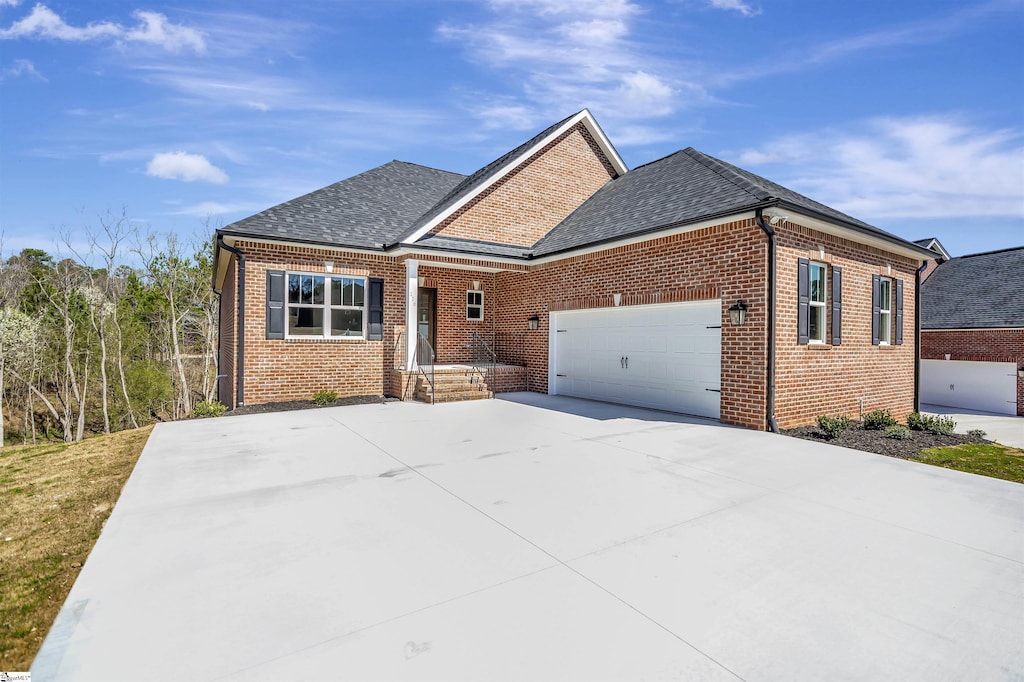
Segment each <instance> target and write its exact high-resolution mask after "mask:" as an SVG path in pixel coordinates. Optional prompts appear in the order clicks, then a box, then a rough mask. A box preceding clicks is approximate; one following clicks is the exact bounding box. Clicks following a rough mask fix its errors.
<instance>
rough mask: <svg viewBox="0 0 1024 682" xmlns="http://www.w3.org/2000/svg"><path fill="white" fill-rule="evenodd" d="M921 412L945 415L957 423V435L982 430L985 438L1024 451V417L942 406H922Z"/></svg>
mask: <svg viewBox="0 0 1024 682" xmlns="http://www.w3.org/2000/svg"><path fill="white" fill-rule="evenodd" d="M921 412H923V413H926V414H944V415H947V416H949V417H952V418H953V421H955V422H956V432H957V433H967V432H968V431H970V430H971V429H981V430H982V431H984V432H985V434H986V435H985V437H986V438H988V439H990V440H994V441H996V442H998V443H1002V444H1003V445H1009V446H1010V447H1014V448H1021V449H1024V417H1011V416H1008V415H1005V414H993V413H992V412H979V411H977V410H967V409H964V408H962V407H943V406H941V405H921Z"/></svg>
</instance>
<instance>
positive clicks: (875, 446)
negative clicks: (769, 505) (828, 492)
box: [782, 422, 982, 459]
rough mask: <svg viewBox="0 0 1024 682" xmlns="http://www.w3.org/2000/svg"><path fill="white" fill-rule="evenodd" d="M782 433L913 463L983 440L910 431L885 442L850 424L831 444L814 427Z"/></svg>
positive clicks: (876, 433)
mask: <svg viewBox="0 0 1024 682" xmlns="http://www.w3.org/2000/svg"><path fill="white" fill-rule="evenodd" d="M782 433H784V434H786V435H787V436H794V437H796V438H803V439H805V440H816V441H821V442H824V443H828V444H829V445H839V446H841V447H844V448H853V449H854V450H864V451H866V452H874V453H877V454H879V455H887V456H889V457H898V458H900V459H912V458H913V457H914V456H916V455H917V453H918V452H920V451H921V450H923V449H925V448H942V447H947V446H950V445H963V444H964V443H978V442H980V441H981V440H982V439H979V438H975V437H974V436H968V435H963V434H959V433H955V434H953V435H952V436H940V435H937V434H934V433H928V432H926V431H911V432H910V434H911V435H910V438H908V439H906V440H896V439H894V438H886V437H885V431H875V430H868V429H865V428H864V426H863V425H862V424H861V422H850V428H848V429H846V430H845V431H843V432H842V433H841V434H839V436H838V437H836V438H833V439H832V440H829V439H828V438H826V437H825V434H824V433H823V432H822V430H821V429H819V428H818V427H817V426H801V427H799V428H796V429H789V430H788V431H783V432H782Z"/></svg>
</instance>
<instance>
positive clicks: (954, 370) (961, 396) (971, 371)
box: [921, 360, 1017, 415]
mask: <svg viewBox="0 0 1024 682" xmlns="http://www.w3.org/2000/svg"><path fill="white" fill-rule="evenodd" d="M921 402H922V403H931V404H932V405H943V406H946V407H963V408H966V409H968V410H981V411H982V412H996V413H998V414H1014V415H1015V414H1017V365H1016V364H1015V363H1013V362H968V361H966V360H922V361H921Z"/></svg>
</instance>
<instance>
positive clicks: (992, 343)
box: [921, 329, 1024, 416]
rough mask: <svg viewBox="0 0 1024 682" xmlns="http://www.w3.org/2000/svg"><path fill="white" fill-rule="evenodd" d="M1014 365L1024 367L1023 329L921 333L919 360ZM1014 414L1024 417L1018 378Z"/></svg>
mask: <svg viewBox="0 0 1024 682" xmlns="http://www.w3.org/2000/svg"><path fill="white" fill-rule="evenodd" d="M947 353H948V354H949V356H950V357H949V359H950V360H974V361H976V362H1015V363H1017V367H1018V369H1019V368H1021V367H1024V329H968V330H954V331H922V332H921V358H922V359H923V360H943V359H945V357H946V354H947ZM1017 414H1019V415H1021V416H1024V378H1022V377H1021V376H1020V375H1019V374H1018V375H1017Z"/></svg>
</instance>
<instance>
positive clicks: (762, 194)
mask: <svg viewBox="0 0 1024 682" xmlns="http://www.w3.org/2000/svg"><path fill="white" fill-rule="evenodd" d="M682 152H683V153H684V154H686V155H687V156H689V157H690V158H691V159H693V160H694V161H696V162H697V163H699V164H700V165H702V166H704V167H705V168H707V169H708V170H710V171H711V172H713V173H715V174H716V175H718V176H719V177H721V178H722V179H724V180H727V181H728V182H730V183H732V184H733V185H735V186H736V187H739V188H740V189H742V190H743V191H744V192H746V193H747V194H750V195H751V196H753V197H754V198H755V199H757V200H759V201H764V200H765V199H769V198H771V196H772V193H771V192H769V191H768V190H767V188H765V187H762V186H760V185H757V184H755V183H753V182H751V181H750V180H748V179H747V178H746V177H744V176H743V175H741V174H740V173H739V172H737V171H736V169H734V168H733V167H732V166H731V165H730V164H728V163H726V162H725V161H721V160H720V159H716V158H715V157H713V156H711V155H710V154H705V153H704V152H702V151H700V150H699V149H694V148H693V147H687V148H686V149H683V150H682Z"/></svg>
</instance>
